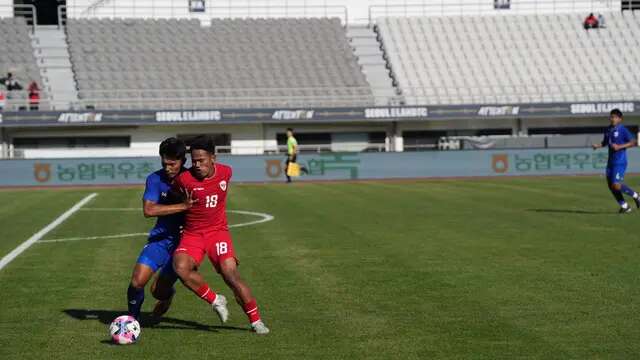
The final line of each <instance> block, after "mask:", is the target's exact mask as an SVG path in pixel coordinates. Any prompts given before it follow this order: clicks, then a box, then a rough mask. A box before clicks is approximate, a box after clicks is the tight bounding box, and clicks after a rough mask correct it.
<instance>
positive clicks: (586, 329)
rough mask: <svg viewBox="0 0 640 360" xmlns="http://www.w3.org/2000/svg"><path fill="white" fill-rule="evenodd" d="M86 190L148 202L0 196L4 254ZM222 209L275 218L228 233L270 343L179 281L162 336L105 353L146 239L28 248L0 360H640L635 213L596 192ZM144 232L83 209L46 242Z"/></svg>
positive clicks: (536, 181) (481, 192)
mask: <svg viewBox="0 0 640 360" xmlns="http://www.w3.org/2000/svg"><path fill="white" fill-rule="evenodd" d="M629 178H630V185H632V186H636V187H640V181H638V180H637V178H634V177H633V176H630V177H629ZM94 191H95V192H97V193H99V195H98V197H96V198H95V200H93V201H92V202H90V203H89V204H87V205H86V206H85V208H97V207H99V208H132V207H139V206H140V203H141V201H140V197H141V191H142V189H141V188H133V189H97V190H90V189H89V190H78V189H75V190H15V191H0V257H2V256H4V255H6V254H7V253H9V252H10V251H11V250H12V249H14V248H15V247H16V246H18V245H19V244H20V243H22V242H23V241H25V240H26V239H28V238H29V237H30V236H31V235H33V234H34V233H35V232H37V231H38V230H40V229H41V228H43V227H44V226H45V225H47V224H49V223H50V222H51V221H52V220H54V219H55V218H56V217H58V216H59V215H60V214H62V213H63V212H64V211H66V210H67V209H69V208H70V207H71V206H73V205H74V204H75V203H77V202H78V201H79V200H80V199H82V198H83V197H85V196H86V195H88V194H90V193H92V192H94ZM229 209H236V210H246V211H256V212H264V213H268V214H271V215H273V216H275V219H274V220H273V221H270V222H266V223H263V224H258V225H255V226H247V227H239V228H234V229H233V230H232V233H233V236H234V242H235V246H236V250H237V252H238V255H239V258H240V262H241V266H240V269H241V273H242V275H243V277H244V278H245V279H246V280H247V282H248V283H249V285H250V286H251V287H252V289H253V292H254V293H255V295H256V297H257V299H258V303H259V305H260V307H261V312H262V315H263V318H264V320H265V322H266V323H267V325H268V326H269V327H270V328H271V330H272V333H271V334H269V335H268V336H265V337H260V336H257V335H255V334H253V333H251V332H249V331H248V330H247V329H248V327H247V320H246V317H245V315H244V314H243V312H242V311H241V309H240V307H239V306H237V305H236V304H235V303H231V304H230V307H229V308H230V310H231V317H230V321H229V322H228V323H227V324H226V325H225V326H220V324H219V323H218V320H217V317H216V316H215V315H214V314H213V313H212V312H211V311H210V309H209V307H208V306H207V304H206V303H205V302H203V301H202V300H200V299H198V298H197V297H196V296H195V295H193V294H192V293H190V292H188V291H187V290H186V289H185V288H184V287H183V286H182V285H181V284H178V285H177V289H178V293H177V295H176V298H175V301H174V303H173V307H172V308H171V310H170V311H169V313H168V314H167V315H166V317H165V318H164V320H163V321H162V322H160V323H159V324H158V325H156V326H153V327H144V324H143V329H142V336H141V339H140V341H139V342H138V343H137V344H135V345H132V346H115V345H111V344H110V343H109V341H108V336H107V324H108V323H109V322H110V321H111V320H112V319H113V318H115V317H116V316H117V315H120V314H123V313H125V311H126V288H127V285H128V281H129V277H130V273H131V269H132V267H133V265H134V262H135V259H136V257H137V255H138V253H139V251H140V249H141V247H142V246H143V245H144V243H145V240H146V239H145V237H144V236H138V237H132V238H115V239H95V240H87V241H69V242H57V243H36V244H34V245H33V246H32V247H30V248H29V249H28V250H26V251H25V252H24V253H22V254H21V255H20V256H18V257H17V258H16V259H15V260H14V261H13V262H11V263H10V264H9V265H8V266H7V267H5V268H4V269H2V270H0V359H3V360H6V359H44V358H51V359H114V358H132V359H189V358H193V359H196V358H197V359H203V358H216V359H220V358H226V359H234V358H238V359H246V358H259V359H285V358H296V359H316V358H317V359H354V358H358V359H515V358H531V359H637V358H640V316H639V315H640V308H639V306H638V304H639V301H638V300H639V299H640V271H639V270H640V238H639V236H638V234H639V233H640V213H639V212H638V211H635V209H634V213H632V214H628V215H618V214H616V210H617V207H616V204H615V202H614V201H613V199H612V197H611V195H610V194H609V193H608V191H607V189H606V185H605V183H604V180H603V179H602V178H600V177H578V178H517V179H516V178H511V179H485V180H477V179H475V180H429V181H411V182H363V183H326V184H319V183H313V184H312V183H309V184H293V185H291V186H285V185H283V184H277V185H235V186H232V188H231V192H230V199H229ZM252 220H255V218H252V217H251V216H248V215H238V214H231V215H230V222H231V223H236V224H237V223H243V222H247V221H252ZM151 225H152V220H147V219H144V218H143V216H142V214H141V213H140V212H138V211H128V212H125V211H90V210H81V211H78V212H77V213H75V214H74V215H73V216H72V217H71V218H69V219H68V220H67V221H65V222H64V223H63V224H61V225H60V226H58V227H57V228H55V229H54V230H53V231H52V232H50V233H49V234H47V235H46V236H45V237H44V239H43V240H47V239H64V238H70V237H88V236H104V235H116V234H125V233H140V232H142V233H144V232H146V231H148V230H149V228H150V226H151ZM202 271H203V273H204V275H205V277H206V278H207V279H208V280H209V282H210V284H211V285H212V287H213V288H214V289H218V290H219V291H221V292H222V293H223V294H225V295H226V296H227V297H228V298H230V299H232V295H231V292H230V291H229V290H228V289H227V288H226V287H225V286H224V284H223V283H222V281H221V280H220V278H219V277H218V275H217V274H215V272H214V271H213V270H212V267H211V266H210V264H209V263H208V262H207V261H206V260H205V262H204V263H203V266H202ZM153 303H154V300H153V299H152V297H151V296H150V295H149V293H148V291H147V299H146V302H145V304H144V307H143V311H150V309H151V307H152V306H153Z"/></svg>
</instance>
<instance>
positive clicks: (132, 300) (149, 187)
mask: <svg viewBox="0 0 640 360" xmlns="http://www.w3.org/2000/svg"><path fill="white" fill-rule="evenodd" d="M160 158H161V160H162V170H158V171H156V172H154V173H152V174H150V175H149V176H148V177H147V181H146V186H145V190H144V195H143V197H142V201H143V212H144V216H145V217H157V218H158V220H157V221H156V224H155V226H154V227H153V229H151V231H150V232H149V238H148V242H147V244H146V245H145V246H144V248H143V249H142V251H141V252H140V256H139V257H138V260H137V261H136V265H135V266H134V268H133V274H132V275H131V282H130V284H129V288H128V290H127V300H128V307H129V315H131V316H133V317H135V318H136V319H138V318H139V317H140V309H141V308H142V303H143V302H144V287H145V286H146V285H147V283H148V282H149V280H150V279H151V277H152V276H153V274H154V273H155V272H156V271H158V270H160V274H159V275H158V276H157V278H156V280H155V282H154V283H153V284H152V286H151V293H152V294H153V296H154V297H155V298H156V299H158V302H157V303H156V306H155V307H154V310H153V314H154V315H155V316H157V317H159V316H161V315H163V314H164V313H166V312H167V310H169V305H170V304H171V299H172V298H173V294H174V293H175V289H174V288H173V284H174V283H175V282H176V280H177V279H178V277H177V275H176V274H175V272H174V271H173V266H172V261H171V254H172V253H173V250H174V249H175V247H176V245H177V244H178V243H179V242H180V231H181V228H182V225H183V222H184V216H183V212H184V211H185V210H187V209H189V208H190V207H191V205H192V204H193V201H192V200H191V197H190V196H185V197H183V196H181V195H179V194H175V193H174V192H172V190H171V182H172V180H173V178H174V177H176V176H177V175H178V174H180V172H182V171H183V170H184V163H185V160H186V146H185V144H184V142H182V141H181V140H178V139H176V138H168V139H166V140H164V141H163V142H162V143H161V144H160Z"/></svg>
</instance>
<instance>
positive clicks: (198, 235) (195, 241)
mask: <svg viewBox="0 0 640 360" xmlns="http://www.w3.org/2000/svg"><path fill="white" fill-rule="evenodd" d="M179 253H186V254H188V255H189V256H191V257H192V258H193V260H195V262H196V264H197V265H198V266H200V263H201V262H202V258H204V254H207V256H208V257H209V260H210V261H211V264H213V266H214V267H215V268H216V271H218V272H220V263H221V262H222V261H224V260H225V259H228V258H234V259H235V260H236V263H238V258H236V251H235V250H234V249H233V241H231V233H229V231H198V232H187V231H185V232H184V233H182V237H181V239H180V244H179V245H178V247H177V248H176V250H175V252H174V254H179Z"/></svg>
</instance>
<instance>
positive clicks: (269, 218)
mask: <svg viewBox="0 0 640 360" xmlns="http://www.w3.org/2000/svg"><path fill="white" fill-rule="evenodd" d="M82 210H85V211H94V210H95V211H134V210H135V211H142V210H141V209H138V208H85V209H82ZM227 212H230V213H236V214H242V215H251V216H257V217H260V218H261V219H258V220H254V221H249V222H246V223H240V224H231V225H229V228H236V227H243V226H251V225H257V224H262V223H266V222H269V221H272V220H273V219H275V217H274V216H273V215H269V214H266V213H261V212H254V211H244V210H227ZM43 235H44V234H43ZM147 235H149V234H148V233H131V234H118V235H103V236H87V237H73V238H63V239H50V240H40V241H39V242H40V243H57V242H67V241H84V240H99V239H121V238H128V237H137V236H147Z"/></svg>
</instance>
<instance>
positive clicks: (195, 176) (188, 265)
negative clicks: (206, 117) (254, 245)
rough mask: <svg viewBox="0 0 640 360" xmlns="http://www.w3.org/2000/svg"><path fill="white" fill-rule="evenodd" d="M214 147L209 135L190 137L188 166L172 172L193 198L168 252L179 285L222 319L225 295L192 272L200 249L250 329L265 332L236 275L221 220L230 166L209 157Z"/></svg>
mask: <svg viewBox="0 0 640 360" xmlns="http://www.w3.org/2000/svg"><path fill="white" fill-rule="evenodd" d="M214 149H215V146H214V144H213V141H212V140H211V139H210V138H209V137H206V136H198V137H197V138H195V139H194V140H193V141H192V143H191V149H190V152H191V163H192V166H191V168H190V169H189V171H185V172H183V173H181V174H180V175H178V176H177V177H176V178H175V183H174V186H175V187H176V188H179V189H180V190H181V191H182V192H183V193H185V194H190V196H191V198H192V199H193V201H194V204H193V206H192V207H191V208H190V209H188V210H187V211H186V213H185V222H184V231H183V233H182V238H181V240H180V244H179V245H178V247H177V248H176V250H175V252H174V255H173V267H174V269H175V271H176V273H177V274H178V276H179V277H180V280H182V282H183V283H184V284H185V286H186V287H188V288H189V289H191V290H192V291H193V292H194V293H196V294H197V295H198V296H200V297H201V298H202V299H204V300H205V301H207V302H208V303H209V304H211V305H212V307H213V310H214V311H216V312H217V313H218V316H220V320H221V321H222V322H225V321H227V318H228V317H229V311H228V310H227V307H226V304H227V300H226V298H225V297H224V296H223V295H220V294H216V293H215V292H213V290H211V288H209V285H208V284H207V283H206V281H205V280H204V278H203V277H202V275H201V274H200V273H199V272H198V267H199V266H200V263H201V262H202V259H203V257H204V255H205V254H206V255H207V256H208V257H209V260H210V261H211V263H212V264H213V266H214V267H215V269H216V271H217V272H218V273H219V274H220V275H222V278H223V279H224V282H225V283H226V284H227V285H228V286H229V287H230V288H231V290H233V293H234V295H235V298H236V300H237V302H238V304H239V305H240V306H241V307H242V308H243V309H244V311H245V313H246V314H247V316H248V317H249V322H250V323H251V327H252V328H253V330H254V331H255V332H256V333H258V334H267V333H269V329H268V328H267V327H266V326H265V324H264V323H263V322H262V320H261V319H260V313H259V312H258V305H257V304H256V300H255V298H254V297H253V295H251V290H250V289H249V287H248V286H247V284H246V283H245V282H244V281H243V280H242V279H241V278H240V273H239V272H238V259H237V258H236V254H235V251H234V249H233V242H232V240H231V234H230V233H229V227H228V225H227V215H226V203H227V191H228V189H229V181H230V180H231V174H232V172H231V168H230V167H229V166H226V165H223V164H218V163H216V162H215V154H214Z"/></svg>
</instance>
